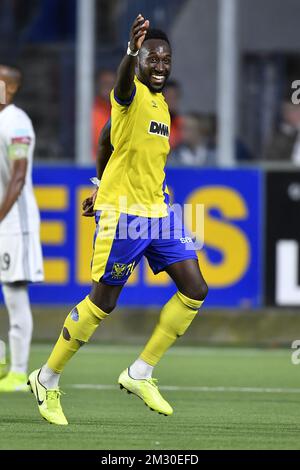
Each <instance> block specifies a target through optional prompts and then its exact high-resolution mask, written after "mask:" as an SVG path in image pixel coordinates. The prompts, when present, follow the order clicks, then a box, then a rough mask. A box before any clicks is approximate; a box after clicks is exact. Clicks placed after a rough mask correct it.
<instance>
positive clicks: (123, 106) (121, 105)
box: [110, 80, 141, 113]
mask: <svg viewBox="0 0 300 470" xmlns="http://www.w3.org/2000/svg"><path fill="white" fill-rule="evenodd" d="M140 94H141V89H140V86H139V83H138V82H137V80H135V82H134V89H133V92H132V94H131V97H130V98H129V100H127V101H122V100H120V99H119V98H118V97H117V95H116V91H115V89H113V90H112V92H111V95H110V101H111V105H112V107H113V108H115V109H118V110H119V111H120V112H123V113H126V112H127V110H128V109H129V108H130V107H131V106H132V104H133V103H134V102H135V101H137V100H138V99H139V96H140Z"/></svg>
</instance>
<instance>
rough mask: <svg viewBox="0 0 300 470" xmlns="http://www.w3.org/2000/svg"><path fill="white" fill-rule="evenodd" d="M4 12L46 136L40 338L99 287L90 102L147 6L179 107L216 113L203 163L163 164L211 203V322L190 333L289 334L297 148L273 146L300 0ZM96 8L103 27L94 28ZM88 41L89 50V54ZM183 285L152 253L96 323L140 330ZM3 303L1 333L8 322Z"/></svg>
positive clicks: (41, 141)
mask: <svg viewBox="0 0 300 470" xmlns="http://www.w3.org/2000/svg"><path fill="white" fill-rule="evenodd" d="M225 4H227V6H226V5H225ZM83 5H84V7H83ZM81 8H83V10H80V9H81ZM0 9H1V15H0V17H1V20H0V37H1V39H4V38H6V40H5V41H3V40H1V61H2V62H5V60H6V58H7V59H9V61H11V60H12V59H13V61H15V62H16V63H20V65H21V67H22V68H23V71H24V85H23V89H22V91H21V92H20V94H19V96H18V98H17V104H19V105H20V106H21V107H23V108H24V109H25V110H26V111H27V112H28V113H29V115H30V117H31V118H32V120H33V124H34V127H35V130H36V133H37V149H36V153H35V168H34V182H35V189H36V195H37V199H38V203H39V207H40V210H41V217H42V227H41V237H42V243H43V252H44V259H45V271H46V282H45V284H44V285H40V286H32V287H31V299H32V302H33V304H34V313H35V332H34V338H35V339H36V340H40V339H43V340H45V339H50V340H52V339H54V338H55V337H56V334H57V331H58V329H59V326H60V325H61V322H62V320H63V318H64V316H65V313H66V312H67V311H68V306H69V305H70V306H71V305H73V304H75V303H76V302H77V301H78V299H80V298H81V297H82V296H83V295H84V294H85V293H87V292H88V289H89V266H90V258H91V253H92V245H91V240H92V235H93V230H94V224H93V221H91V220H87V219H83V218H82V217H81V216H80V205H81V201H82V200H83V199H84V198H85V197H86V195H88V194H89V193H90V191H91V189H92V188H91V185H90V184H89V178H90V177H91V176H93V175H94V174H95V170H94V166H93V149H92V139H93V136H92V132H91V128H92V115H91V109H92V106H93V102H94V99H95V97H96V95H97V92H98V91H97V86H98V82H97V76H98V74H99V73H100V71H103V70H104V71H109V72H113V71H114V70H115V68H116V66H117V64H118V61H119V60H120V57H121V56H122V54H123V52H124V45H125V44H126V42H127V37H128V28H129V24H130V21H131V19H132V17H134V15H135V14H136V13H137V11H142V12H143V14H144V15H145V16H147V17H149V18H150V21H151V22H152V24H153V25H155V26H157V27H161V28H163V29H166V30H167V31H168V33H169V35H170V37H171V40H172V43H173V49H174V70H173V78H175V79H176V80H177V83H179V86H180V88H181V98H180V101H181V103H180V109H179V112H180V113H181V114H182V115H183V116H184V115H186V114H188V113H189V112H197V113H198V114H199V115H201V116H202V117H204V118H205V117H209V118H212V119H214V120H215V121H216V122H217V125H216V130H215V135H214V136H213V139H214V150H213V152H212V154H211V155H212V156H210V157H208V158H207V160H206V161H205V162H203V164H202V165H199V164H198V165H197V164H196V163H194V164H193V163H192V164H190V165H184V164H181V163H180V161H179V162H178V161H177V163H176V157H175V164H174V163H173V164H170V165H169V166H170V167H169V168H168V169H167V179H168V182H169V186H170V188H171V191H172V195H173V200H174V201H175V202H178V203H180V204H185V203H189V202H191V203H192V204H195V203H204V205H205V246H204V249H203V250H202V251H201V252H200V254H199V260H200V263H201V266H202V269H203V271H204V274H205V276H206V278H207V281H208V284H209V286H210V293H209V296H208V299H207V301H206V305H205V308H204V309H203V316H202V318H201V321H200V320H199V321H198V322H197V324H196V325H195V327H194V328H191V331H190V332H189V333H188V334H187V336H186V338H185V339H184V341H185V342H189V341H193V342H194V343H197V342H199V344H202V343H205V344H207V343H210V342H212V343H213V344H245V345H246V344H247V345H249V344H268V345H278V344H285V345H288V344H291V342H292V341H293V340H294V339H296V338H294V336H295V324H298V322H299V316H298V309H297V307H298V306H299V305H300V288H299V287H298V271H299V263H298V242H299V241H300V235H299V217H298V209H299V199H300V196H299V194H300V175H299V172H298V167H297V162H296V161H293V158H292V152H291V148H290V147H288V145H287V148H285V147H280V151H282V158H278V156H276V161H272V153H271V158H270V156H269V155H267V152H266V149H268V146H269V145H270V142H271V143H272V139H276V133H277V132H278V129H279V128H280V124H281V122H282V120H283V115H282V106H283V103H285V102H286V101H290V100H291V97H292V93H293V89H292V83H293V81H294V80H297V79H298V78H300V70H299V48H300V40H299V35H298V31H297V22H296V20H295V18H297V16H298V14H299V13H300V5H299V3H298V2H297V1H296V0H288V1H286V2H284V3H283V2H281V1H280V0H272V1H271V0H264V1H263V2H259V1H256V0H255V1H249V0H244V1H243V2H236V1H231V0H230V2H222V1H221V2H218V1H217V0H164V1H156V0H153V1H151V2H149V1H145V0H144V1H135V0H115V1H114V2H109V1H106V0H96V1H88V2H83V3H82V2H80V1H76V0H65V1H64V2H60V1H58V0H50V1H47V0H32V1H30V2H26V6H25V4H24V2H22V1H18V0H16V1H9V0H8V1H4V2H1V7H0ZM82 12H84V15H83V16H85V18H82ZM88 15H91V16H90V17H89V16H88ZM90 18H93V20H94V21H93V22H92V23H93V25H94V29H93V28H92V27H91V26H90V28H86V22H88V20H89V19H90ZM271 18H272V21H271ZM226 28H227V33H226ZM254 28H255V31H256V34H255V35H254V34H253V29H254ZM228 31H229V32H228ZM224 34H225V36H224ZM226 34H227V36H226ZM7 38H9V41H8V40H7ZM88 46H90V47H89V54H87V55H89V56H90V60H89V58H88V57H87V58H86V57H85V56H84V55H82V51H84V48H85V47H88ZM91 47H92V51H90V49H91ZM80 51H81V52H80ZM80 54H81V55H80ZM223 55H224V56H225V57H226V61H225V62H227V65H226V63H225V64H224V60H223V58H222V56H223ZM228 79H230V80H231V86H229V85H228ZM82 82H84V83H82ZM232 83H233V84H234V89H233V85H232ZM224 96H225V98H224ZM82 97H83V99H82ZM84 98H85V99H84ZM89 99H90V101H89ZM224 99H225V102H224ZM226 99H227V101H226ZM228 100H229V101H228ZM230 100H231V101H230ZM83 101H84V102H83ZM228 106H229V107H230V109H231V111H230V112H228ZM226 107H227V108H226ZM298 107H299V106H298ZM87 113H89V114H87ZM87 117H88V119H86V118H87ZM299 123H300V119H299ZM299 126H300V124H299ZM295 145H296V143H295ZM241 148H243V149H247V150H246V151H241V150H240V149H241ZM277 150H278V149H276V151H277ZM289 150H290V153H289ZM277 153H278V152H277ZM277 153H276V155H277ZM171 160H172V155H171ZM182 181H184V182H185V183H184V185H183V184H182ZM189 225H190V228H192V226H193V221H192V220H190V221H189ZM287 272H288V273H290V274H289V275H288V276H286V275H284V274H283V275H282V274H281V273H287ZM173 291H174V288H173V286H172V285H171V283H170V281H169V279H168V278H167V276H166V275H164V274H162V275H160V276H157V277H154V276H153V275H152V274H151V272H150V270H149V268H148V267H147V265H146V264H145V263H142V264H141V265H140V266H139V268H138V269H137V270H136V271H135V273H134V275H133V276H132V277H131V279H130V282H129V285H128V287H127V289H125V290H124V292H123V293H122V295H121V299H120V306H119V309H118V310H117V311H116V312H115V313H114V314H113V317H114V319H113V320H112V325H113V327H111V328H106V329H104V330H108V331H103V332H102V331H101V332H99V333H97V334H98V335H99V338H102V339H107V340H109V341H112V340H114V341H118V340H122V341H125V342H126V341H129V340H130V341H136V340H137V339H142V337H144V336H145V335H147V331H148V329H147V325H148V324H149V328H151V325H152V324H153V321H155V318H156V317H157V313H158V311H159V307H160V306H161V305H163V303H164V302H165V301H166V300H167V299H168V298H169V297H170V295H171V293H172V292H173ZM3 313H4V312H3V311H2V309H1V317H0V325H1V331H5V326H6V324H7V323H6V322H7V320H6V315H4V314H3ZM124 325H126V332H127V334H126V335H125V336H124ZM144 326H146V327H144ZM1 335H2V334H1ZM2 336H3V335H2ZM99 338H98V337H97V336H96V340H98V339H99Z"/></svg>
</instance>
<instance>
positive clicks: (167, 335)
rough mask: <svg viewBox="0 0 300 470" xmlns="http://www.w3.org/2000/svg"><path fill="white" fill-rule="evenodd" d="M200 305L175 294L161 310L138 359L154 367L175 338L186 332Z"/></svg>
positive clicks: (199, 302) (180, 294)
mask: <svg viewBox="0 0 300 470" xmlns="http://www.w3.org/2000/svg"><path fill="white" fill-rule="evenodd" d="M202 304H203V301H200V300H193V299H189V298H188V297H186V296H185V295H183V294H182V293H181V292H177V293H176V294H175V295H174V297H172V298H171V300H169V302H168V303H167V304H166V305H165V306H164V308H163V309H162V311H161V315H160V319H159V323H158V325H157V327H156V328H155V330H154V332H153V334H152V336H151V338H150V340H149V341H148V343H147V345H146V347H145V349H144V351H143V352H142V354H141V356H140V358H141V359H142V360H143V361H145V362H147V364H150V365H151V366H156V364H157V363H158V362H159V360H160V359H161V358H162V356H163V355H164V353H165V352H166V351H167V350H168V349H169V348H170V346H172V344H173V343H174V342H175V341H176V338H178V337H179V336H182V335H183V334H184V333H185V332H186V330H187V329H188V327H189V326H190V324H191V323H192V321H193V319H194V318H195V316H196V315H197V313H198V311H199V309H200V307H201V305H202Z"/></svg>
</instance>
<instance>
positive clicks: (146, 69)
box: [137, 39, 172, 93]
mask: <svg viewBox="0 0 300 470" xmlns="http://www.w3.org/2000/svg"><path fill="white" fill-rule="evenodd" d="M171 68H172V52H171V48H170V46H169V44H168V43H167V42H166V41H164V40H162V39H148V40H147V41H145V42H144V44H143V46H142V48H141V50H140V53H139V60H138V71H137V76H138V79H139V80H140V81H141V82H142V83H144V85H146V86H147V87H148V88H149V89H150V90H151V91H152V92H153V93H160V92H161V91H162V90H163V88H164V86H165V84H166V82H167V79H168V77H169V75H170V73H171Z"/></svg>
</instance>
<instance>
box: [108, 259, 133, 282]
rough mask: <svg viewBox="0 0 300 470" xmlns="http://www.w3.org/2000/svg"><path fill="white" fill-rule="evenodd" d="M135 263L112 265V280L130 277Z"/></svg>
mask: <svg viewBox="0 0 300 470" xmlns="http://www.w3.org/2000/svg"><path fill="white" fill-rule="evenodd" d="M135 264H136V263H135V261H134V262H133V263H130V264H122V263H114V265H113V268H112V272H111V277H112V278H113V279H122V278H124V277H125V276H130V274H132V272H133V270H134V268H135Z"/></svg>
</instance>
